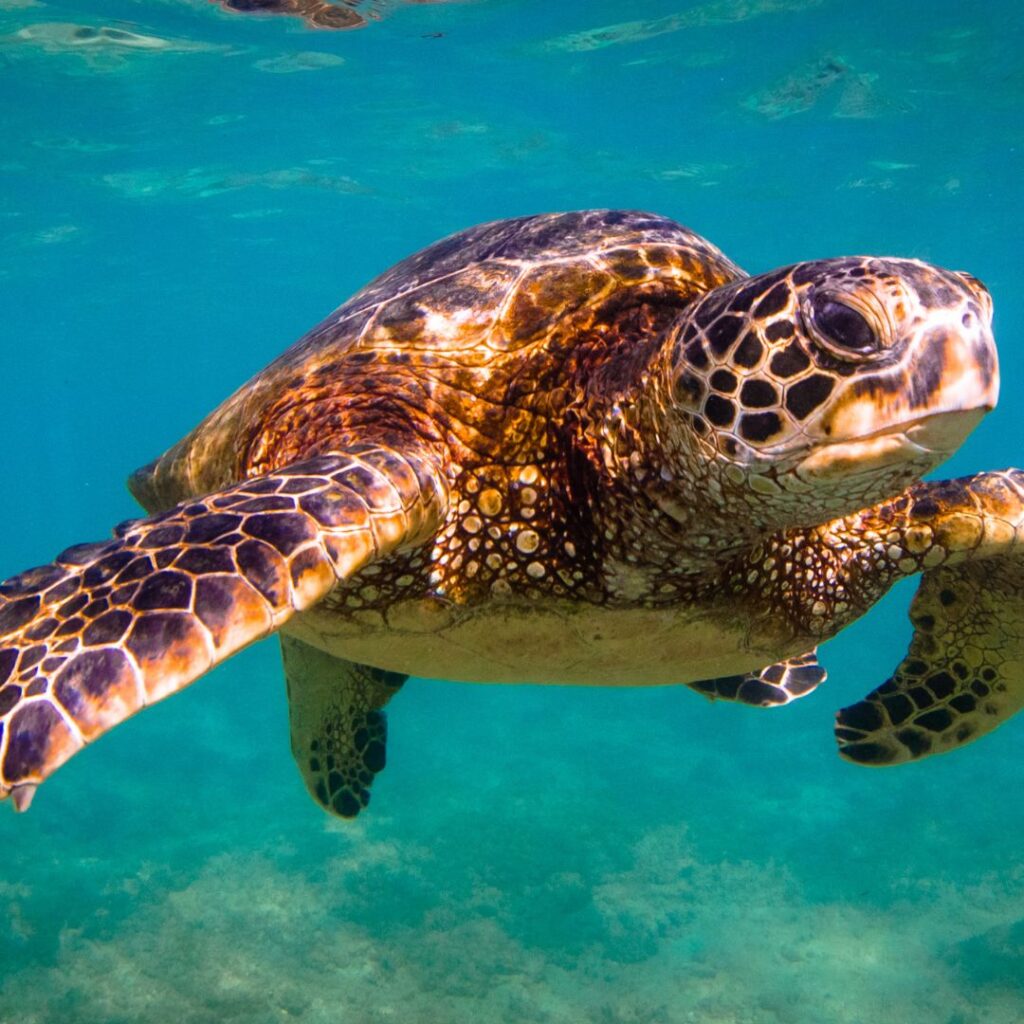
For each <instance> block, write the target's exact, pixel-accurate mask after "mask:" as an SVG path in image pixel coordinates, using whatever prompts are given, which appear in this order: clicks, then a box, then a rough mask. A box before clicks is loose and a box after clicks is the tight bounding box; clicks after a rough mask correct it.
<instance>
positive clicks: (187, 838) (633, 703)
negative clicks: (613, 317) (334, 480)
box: [0, 0, 1024, 1024]
mask: <svg viewBox="0 0 1024 1024" xmlns="http://www.w3.org/2000/svg"><path fill="white" fill-rule="evenodd" d="M378 13H380V14H381V17H380V19H379V20H376V21H374V22H373V23H371V24H370V25H369V26H368V27H367V28H365V29H362V30H360V31H357V32H346V33H326V32H312V31H309V30H306V29H303V28H302V27H301V26H300V25H299V23H298V22H296V21H294V20H291V19H285V18H272V17H271V18H257V17H246V16H240V15H232V14H230V13H227V12H225V11H224V10H222V9H220V8H219V7H218V6H216V5H214V4H211V3H207V2H206V0H162V2H161V0H147V2H145V3H143V2H141V0H80V2H78V3H70V2H69V3H56V2H55V3H48V2H43V0H0V297H2V309H3V314H2V318H0V380H2V389H3V390H2V394H3V420H2V422H3V447H2V454H3V458H2V466H3V475H2V495H3V502H2V513H0V516H2V518H0V523H2V537H3V544H2V546H0V576H6V575H10V574H11V573H14V572H16V571H18V570H20V569H23V568H25V567H27V566H29V565H34V564H38V563H40V562H44V561H47V560H48V559H49V558H50V557H52V555H53V554H54V553H55V552H56V551H58V550H60V549H61V548H62V547H64V546H66V545H68V544H70V543H73V542H76V541H83V540H93V539H98V538H101V537H103V536H104V535H105V534H106V532H107V531H108V530H109V528H110V527H111V526H112V525H113V524H114V523H115V522H117V521H119V520H121V519H123V518H125V517H127V516H129V515H131V514H133V512H134V506H133V505H132V502H131V500H130V498H129V497H128V496H127V494H126V492H125V491H124V489H123V486H122V480H123V478H124V476H125V475H126V473H127V472H128V471H129V470H130V469H132V468H134V467H135V466H136V465H139V464H141V463H143V462H145V461H147V460H148V459H149V458H151V457H152V456H153V455H154V454H156V453H157V452H159V451H161V450H162V449H163V448H164V447H166V446H167V445H169V444H170V443H172V442H173V441H174V440H176V439H177V437H178V436H179V435H180V434H181V433H183V432H184V431H185V430H186V429H187V428H189V427H190V426H191V425H192V424H193V423H194V422H195V421H196V420H197V419H199V417H200V416H201V415H202V414H204V413H205V412H206V411H207V410H208V409H210V408H212V407H213V406H214V405H215V404H216V403H217V402H218V401H219V400H220V399H221V398H222V397H224V396H225V395H227V394H228V393H229V392H230V391H231V390H233V389H234V387H236V386H237V385H238V384H239V383H240V382H241V381H243V380H244V379H245V378H246V377H247V376H248V375H249V374H250V373H252V372H254V371H255V370H257V369H258V368H259V367H261V366H262V365H263V364H265V363H266V362H267V361H269V359H270V358H271V357H273V356H274V355H275V354H276V353H277V352H278V351H280V350H281V349H282V348H283V347H284V346H285V345H286V344H287V343H289V342H290V341H291V340H292V339H293V338H295V337H297V336H298V335H299V334H301V333H302V332H303V331H304V330H305V329H306V328H307V327H309V326H311V325H312V324H313V323H315V322H316V321H317V320H318V319H319V318H320V317H321V316H323V315H324V314H325V313H326V312H328V311H329V310H330V309H331V308H332V307H334V306H335V305H337V304H338V303H339V302H340V301H341V300H342V299H344V298H345V297H346V296H347V295H348V294H350V293H351V292H352V291H354V290H355V289H356V288H357V287H359V286H360V285H361V284H362V283H364V282H365V281H366V280H368V279H369V278H370V277H371V276H372V275H373V274H375V273H376V272H378V271H380V270H381V269H383V268H385V267H386V266H387V265H389V264H390V263H392V262H394V261H396V260H397V259H399V258H401V257H402V256H404V255H406V254H407V253H409V252H411V251H413V250H414V249H416V248H418V247H419V246H421V245H424V244H426V243H428V242H430V241H432V240H433V239H435V238H437V237H440V236H442V235H444V234H447V233H449V232H451V231H454V230H457V229H459V228H461V227H464V226H467V225H469V224H472V223H475V222H477V221H481V220H485V219H490V218H495V217H502V216H509V215H515V214H521V213H531V212H538V211H541V210H553V209H570V208H578V207H586V206H621V207H644V208H648V209H653V210H656V211H658V212H661V213H664V214H667V215H669V216H673V217H675V218H677V219H679V220H681V221H683V222H684V223H687V224H690V225H691V226H693V227H695V228H696V229H698V230H700V231H702V232H703V233H705V234H706V235H708V236H709V237H710V238H711V239H712V240H714V241H715V242H716V243H717V244H719V245H720V246H722V247H723V248H724V249H725V250H726V251H727V252H728V253H729V254H730V255H731V256H733V258H734V259H736V260H737V261H738V262H739V263H741V264H742V265H743V266H745V267H747V268H748V269H750V270H754V271H760V270H765V269H769V268H771V267H773V266H777V265H780V264H782V263H785V262H788V261H791V260H796V259H802V258H809V257H812V256H825V255H838V254H843V253H861V252H871V253H893V254H900V255H908V256H917V257H921V258H924V259H929V260H933V261H935V262H938V263H942V264H945V265H949V266H952V267H956V268H964V269H969V270H970V271H972V272H973V273H975V274H977V275H978V276H980V277H981V278H983V279H984V280H985V281H986V282H987V283H988V285H989V286H990V288H991V289H992V292H993V294H994V296H995V303H996V310H997V314H996V332H997V338H998V340H999V342H1000V346H1001V354H1002V364H1003V375H1004V390H1003V399H1002V403H1001V406H1000V408H999V409H998V410H997V412H996V413H994V414H993V415H992V416H990V417H989V418H988V420H986V421H985V423H984V424H983V425H982V426H981V428H979V430H978V431H977V432H976V434H975V435H974V436H973V437H972V438H971V439H970V441H969V442H968V443H967V445H966V446H965V447H964V449H963V450H962V451H961V452H960V453H959V454H958V455H957V456H956V457H955V458H954V459H953V460H952V462H951V463H950V464H949V465H948V466H947V467H946V468H945V469H944V470H943V471H942V472H944V473H953V474H955V473H965V472H970V471H973V470H975V469H980V468H994V467H998V466H1005V465H1012V464H1014V463H1016V464H1020V463H1021V462H1022V461H1024V460H1022V457H1021V454H1020V437H1021V425H1022V419H1021V417H1022V409H1024V402H1022V401H1021V399H1020V388H1021V382H1024V366H1022V365H1021V364H1022V361H1024V359H1022V357H1024V344H1022V341H1021V336H1022V331H1021V328H1022V324H1024V300H1022V298H1021V295H1020V288H1019V284H1020V223H1021V185H1020V182H1021V180H1022V171H1024V168H1022V157H1021V147H1022V144H1024V123H1022V117H1021V111H1022V101H1024V70H1022V68H1024V65H1022V63H1021V61H1020V57H1019V54H1020V51H1021V44H1022V42H1024V8H1022V7H1021V5H1020V4H1018V3H1016V2H1010V0H1005V2H995V0H993V2H990V3H987V4H984V5H977V10H976V9H975V6H974V5H966V4H962V3H953V2H950V0H903V2H901V3H900V4H899V5H890V4H882V3H877V4H873V3H865V4H860V5H851V4H848V3H845V2H841V0H706V2H704V3H698V4H694V3H686V2H683V0H651V2H649V3H636V4H613V3H606V2H603V0H602V2H598V0H588V2H586V3H583V2H580V3H562V4H556V3H551V2H548V3H542V2H539V0H523V2H515V0H478V2H475V3H473V2H467V3H463V4H423V5H391V6H389V7H388V8H387V9H383V10H379V12H378ZM69 26H71V27H69ZM75 26H78V27H81V26H87V27H92V28H96V29H99V28H101V27H103V26H106V27H108V28H114V29H118V30H120V31H122V32H123V31H129V32H132V33H135V34H136V35H137V36H138V35H141V36H144V37H146V39H147V40H148V41H144V42H142V43H139V41H138V40H137V39H133V40H130V41H131V42H132V44H133V45H125V40H124V38H123V37H117V36H116V34H115V35H113V36H111V35H109V34H108V35H106V36H104V35H102V34H101V36H100V39H99V41H94V42H93V43H91V44H90V45H88V46H86V45H82V44H81V43H78V44H76V43H75V40H76V39H80V38H81V36H76V35H75ZM437 33H440V35H437ZM911 593H912V587H911V588H909V589H908V588H907V587H903V588H902V589H900V590H898V591H897V592H896V593H895V594H893V595H892V596H891V597H890V599H888V600H887V601H886V602H884V603H883V604H881V605H880V606H879V607H877V608H876V609H875V610H874V611H873V612H872V614H871V615H870V616H868V617H867V618H866V619H865V620H863V621H862V622H861V623H859V624H857V626H855V627H854V628H852V629H850V630H849V631H848V632H847V633H846V634H844V635H843V636H842V637H841V638H839V639H838V640H836V641H834V642H832V643H829V644H828V645H826V647H825V648H824V649H823V651H822V660H823V662H824V663H825V664H826V666H827V667H828V669H829V671H830V679H829V681H828V683H827V684H826V685H825V686H823V687H822V688H821V689H819V690H818V691H817V692H816V693H814V694H813V695H812V696H811V697H810V698H809V699H807V700H805V701H801V702H798V703H797V704H796V705H793V706H791V707H788V708H786V709H784V710H780V711H766V712H760V711H757V710H753V709H745V708H736V707H730V706H724V705H715V706H712V705H710V704H707V703H705V702H704V701H702V700H701V699H700V698H699V697H697V696H696V695H694V694H692V693H691V692H689V691H686V690H682V689H674V688H666V689H640V688H637V689H618V690H614V691H607V690H606V691H597V690H586V689H569V688H564V689H563V688H546V689H540V688H534V687H518V688H517V687H471V686H465V685H454V684H448V683H443V682H433V681H419V680H412V681H410V682H409V683H408V684H407V685H406V687H405V689H404V690H403V692H402V693H401V694H400V696H399V698H397V699H396V700H395V702H394V703H393V704H392V705H391V709H390V711H389V717H390V725H391V730H390V750H389V755H390V757H389V762H390V763H389V766H388V768H387V770H386V772H384V774H383V775H382V776H381V777H380V778H379V779H378V780H377V783H376V785H375V787H374V792H373V804H372V806H371V809H370V812H369V813H367V814H365V815H363V817H362V818H360V820H359V821H358V822H357V823H355V824H352V825H344V824H342V823H340V822H335V821H332V820H328V819H327V818H326V817H325V816H323V815H322V814H321V813H320V812H319V811H318V809H317V808H316V807H315V806H314V805H313V803H312V802H311V801H310V800H309V799H308V798H307V796H306V795H305V792H304V790H303V787H302V784H301V781H300V778H299V776H298V773H297V772H296V771H295V769H294V766H293V765H292V763H291V760H290V755H289V752H288V742H287V717H286V709H285V703H284V692H283V685H282V682H281V678H280V673H279V668H278V664H277V651H276V650H275V645H274V644H273V643H266V644H264V645H261V646H258V647H256V648H254V649H252V650H249V651H247V652H245V653H244V654H243V655H241V656H239V657H237V658H235V659H234V660H233V661H231V662H230V663H229V664H228V665H226V666H224V667H222V668H220V669H219V670H217V671H216V672H214V673H213V674H212V675H211V676H210V677H209V678H206V679H204V680H202V681H201V682H200V683H199V684H198V685H197V686H195V687H193V688H192V689H191V690H189V691H187V692H185V693H182V694H180V695H179V696H178V697H176V698H175V699H174V700H171V701H168V702H166V703H165V704H162V705H160V706H158V707H155V708H153V709H151V710H149V711H147V712H146V713H145V714H144V715H142V716H140V717H139V718H137V719H135V720H133V721H132V722H130V723H128V724H126V725H125V726H123V727H121V728H120V729H118V730H116V731H115V732H114V733H113V734H111V735H110V736H109V737H107V738H104V739H103V740H102V742H100V743H98V744H97V745H96V747H95V748H94V749H91V750H89V751H88V752H86V753H85V754H83V755H82V756H80V757H77V758H75V759H74V760H73V761H72V762H71V763H69V764H68V765H67V766H66V767H65V768H64V769H62V770H61V771H60V773H59V774H58V775H57V776H56V777H55V778H54V779H53V780H52V781H50V782H49V783H47V785H46V786H45V787H44V788H43V789H42V790H41V791H40V793H39V795H38V797H37V798H36V803H35V805H34V806H33V807H32V810H31V812H30V813H29V814H27V815H24V816H19V817H17V818H16V817H15V816H13V815H11V814H6V813H5V814H2V815H0V851H2V853H0V864H2V870H0V1021H3V1022H5V1024H6V1022H10V1024H44V1022H45V1024H51V1022H52V1024H73V1022H82V1024H121V1022H124V1024H129V1022H133V1024H134V1022H159V1024H167V1022H179V1024H186V1022H188V1024H191V1022H204V1024H205V1022H210V1024H213V1022H222V1021H223V1022H239V1024H242V1022H244V1024H264V1022H285V1021H295V1022H301V1024H321V1022H324V1024H326V1022H331V1024H333V1022H345V1024H348V1022H353V1024H357V1022H358V1024H361V1022H376V1021H396V1022H402V1024H405V1022H417V1024H418V1022H424V1024H427V1022H430V1024H434V1022H440V1024H444V1022H449V1021H450V1022H467V1024H468V1022H473V1024H476V1022H480V1024H487V1022H492V1021H493V1022H498V1021H501V1022H534V1021H536V1022H551V1024H571V1022H593V1024H676V1022H687V1024H688V1022H699V1024H828V1022H837V1024H839V1022H841V1024H1019V1022H1020V1021H1021V1020H1024V862H1022V852H1021V851H1022V846H1024V843H1022V839H1024V759H1022V758H1021V756H1020V751H1021V749H1022V746H1024V721H1014V722H1011V723H1010V724H1008V725H1007V726H1006V727H1005V728H1004V729H1002V730H1001V731H999V732H997V733H995V734H993V735H991V736H989V737H987V738H985V739H984V740H982V741H981V742H979V743H977V744H975V745H973V746H971V747H968V748H966V749H964V750H962V751H960V752H958V753H957V754H956V755H955V756H949V757H945V758H937V759H932V760H929V761H926V762H924V763H921V764H918V765H913V766H909V767H906V768H901V769H893V770H889V771H880V772H871V771H867V770H864V769H859V768H856V767H853V766H850V765H847V764H844V763H842V762H840V760H839V759H838V758H837V757H836V755H835V753H834V749H833V740H832V735H831V724H832V715H833V713H834V710H835V709H836V708H838V707H840V706H842V705H844V704H848V703H850V702H852V701H853V700H855V699H857V698H858V697H859V696H861V695H862V694H863V693H865V692H866V691H867V690H868V689H870V688H871V687H873V686H874V685H876V684H877V683H879V682H880V681H881V680H882V679H884V678H885V676H886V675H887V674H888V673H889V672H890V671H891V669H892V668H893V667H894V665H895V664H896V662H897V661H898V660H899V658H900V657H901V656H902V652H903V650H904V649H905V644H906V642H907V639H908V636H909V629H908V626H907V624H906V621H905V618H904V610H905V605H906V602H907V601H908V600H909V596H910V594H911ZM637 643H638V644H641V643H643V638H642V637H638V638H637ZM638 681H642V680H638ZM3 810H5V811H6V810H7V808H6V807H5V808H3Z"/></svg>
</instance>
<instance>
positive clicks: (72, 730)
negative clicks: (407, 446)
mask: <svg viewBox="0 0 1024 1024" xmlns="http://www.w3.org/2000/svg"><path fill="white" fill-rule="evenodd" d="M446 501H447V498H446V488H445V484H444V480H443V476H442V475H441V473H440V471H439V470H438V468H437V466H436V464H435V462H434V460H432V459H431V458H429V457H427V456H419V455H412V454H406V455H398V454H397V453H395V452H393V451H391V450H390V449H387V448H382V447H376V446H369V445H367V446H363V447H362V448H360V449H358V450H355V451H350V452H345V453H338V454H331V455H323V456H319V457H317V458H313V459H309V460H307V461H305V462H303V463H299V464H295V465H292V466H288V467H285V468H282V469H280V470H278V471H276V472H274V473H271V474H269V475H267V476H263V477H256V478H253V479H251V480H247V481H245V482H243V483H240V484H237V485H235V486H232V487H229V488H227V489H226V490H224V491H220V492H218V493H215V494H211V495H208V496H207V497H205V498H201V499H196V500H193V501H189V502H185V503H183V504H181V505H178V506H177V507H176V508H173V509H171V510H170V511H168V512H164V513H162V514H160V515H157V516H153V517H151V518H149V519H141V520H137V521H134V522H131V523H128V524H126V525H125V526H124V527H123V528H121V529H119V531H118V536H117V538H116V539H115V540H113V541H110V542H108V543H101V544H89V545H80V546H78V547H74V548H70V549H69V550H67V551H65V552H64V553H63V554H61V555H58V556H57V559H56V561H55V562H54V563H53V564H51V565H45V566H41V567H40V568H38V569H31V570H29V571H28V572H25V573H22V574H21V575H19V576H15V577H14V578H13V579H10V580H7V581H6V582H5V583H3V584H0V799H2V798H4V797H6V796H8V795H11V796H13V799H14V805H15V807H16V808H17V809H19V810H23V809H25V808H26V807H27V806H28V804H29V802H30V801H31V799H32V795H33V794H34V792H35V789H36V787H37V786H38V785H39V783H41V782H42V781H43V779H45V778H46V777H47V776H48V775H50V774H51V773H52V772H53V771H54V770H55V769H57V768H58V767H59V766H60V765H61V764H63V763H64V761H66V760H67V759H68V758H69V757H71V755H72V754H74V753H75V752H76V751H77V750H79V749H81V748H82V747H83V746H85V744H87V743H89V742H90V741H91V740H93V739H95V738H96V737H97V736H99V735H101V734H102V733H103V732H105V731H106V730H107V729H109V728H111V727H112V726H114V725H116V724H117V723H118V722H120V721H122V720H123V719H125V718H127V717H128V716H129V715H131V714H134V713H135V712H136V711H138V710H139V709H140V708H142V707H144V706H145V705H146V704H151V703H153V702H154V701H156V700H160V699H161V698H162V697H166V696H168V695H169V694H171V693H174V692H175V691H177V690H179V689H181V688H182V687H183V686H186V685H187V684H188V683H191V682H192V681H193V680H194V679H197V678H198V677H199V676H201V675H202V674H203V673H204V672H206V671H207V670H208V669H210V668H211V667H212V666H213V665H215V664H217V663H218V662H220V661H223V660H224V659H225V658H227V657H228V656H230V655H231V654H233V653H235V651H237V650H239V649H240V648H242V647H244V646H245V645H246V644H249V643H251V642H252V641H254V640H258V639H259V638H260V637H263V636H266V635H267V634H268V633H271V632H273V631H274V630H276V629H278V628H279V627H280V626H281V625H282V624H283V623H284V622H286V621H287V620H288V619H289V618H290V617H291V616H292V615H293V614H294V613H295V612H299V611H302V610H303V609H304V608H307V607H309V606H310V605H312V604H314V603H316V602H317V601H319V600H320V599H321V598H323V597H324V595H326V594H327V593H328V592H329V591H330V590H331V589H332V588H333V587H334V586H335V585H336V584H337V582H338V581H339V580H344V579H347V578H349V577H351V576H352V575H353V574H355V573H356V572H358V571H359V569H361V568H362V567H363V566H365V565H366V564H367V563H369V562H370V561H372V560H373V559H375V558H378V557H381V556H382V555H386V554H388V553H390V552H392V551H394V550H396V549H397V548H399V547H401V546H406V545H409V546H411V545H415V544H418V543H422V542H423V541H424V540H426V539H427V538H429V537H430V536H431V535H432V534H433V533H434V531H435V530H436V527H437V524H438V523H439V522H440V521H441V519H442V517H443V515H444V511H445V505H446Z"/></svg>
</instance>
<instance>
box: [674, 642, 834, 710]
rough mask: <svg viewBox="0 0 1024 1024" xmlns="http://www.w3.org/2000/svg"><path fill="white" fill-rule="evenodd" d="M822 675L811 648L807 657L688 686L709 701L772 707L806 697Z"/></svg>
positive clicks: (821, 681) (814, 652)
mask: <svg viewBox="0 0 1024 1024" xmlns="http://www.w3.org/2000/svg"><path fill="white" fill-rule="evenodd" d="M825 676H826V672H825V670H824V669H823V668H822V667H821V665H819V664H818V652H817V648H815V649H814V650H813V651H809V652H808V653H807V654H800V655H797V656H796V657H795V658H787V659H786V660H785V661H779V662H776V663H775V664H774V665H768V666H767V667H766V668H763V669H761V670H760V671H758V672H748V673H747V674H746V675H742V676H720V677H719V678H717V679H701V680H700V681H699V682H696V683H689V684H688V685H689V686H690V687H691V688H692V689H694V690H696V691H697V692H698V693H701V694H703V695H704V696H705V697H707V698H708V699H709V700H734V701H737V702H738V703H740V704H753V705H755V706H756V707H760V708H772V707H778V706H779V705H780V704H788V703H789V702H790V701H791V700H796V699H797V697H806V696H807V694H809V693H810V692H811V690H813V689H814V688H815V687H816V686H818V684H819V683H823V682H824V681H825Z"/></svg>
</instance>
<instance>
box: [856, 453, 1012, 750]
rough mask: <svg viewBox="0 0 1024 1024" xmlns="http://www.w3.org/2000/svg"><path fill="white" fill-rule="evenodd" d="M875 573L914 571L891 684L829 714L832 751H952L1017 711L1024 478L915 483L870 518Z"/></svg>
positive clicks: (1007, 473)
mask: <svg viewBox="0 0 1024 1024" xmlns="http://www.w3.org/2000/svg"><path fill="white" fill-rule="evenodd" d="M869 527H870V528H871V529H870V532H869V536H871V535H873V536H876V537H877V538H878V540H877V543H875V544H874V545H873V546H867V547H866V548H865V551H864V554H865V555H866V557H867V559H868V560H869V561H868V563H867V565H866V567H865V571H864V575H863V576H862V577H861V579H864V580H866V579H868V578H869V576H870V573H869V572H868V569H873V570H874V576H875V577H876V578H883V579H885V578H887V577H890V576H895V575H896V574H897V573H899V572H904V571H905V572H908V573H909V572H913V571H914V570H915V569H924V570H925V571H924V572H923V574H922V576H921V583H920V585H919V588H918V592H917V595H916V597H915V598H914V601H913V604H912V605H911V608H910V619H911V622H912V623H913V625H914V637H913V639H912V641H911V644H910V650H909V651H908V652H907V656H906V657H905V658H904V659H903V661H902V662H901V663H900V665H899V667H898V668H897V669H896V672H895V673H894V674H893V676H892V678H891V679H889V680H887V681H886V682H885V683H883V684H882V685H881V686H880V687H879V688H878V689H877V690H874V691H873V692H872V693H870V694H868V696H867V697H866V698H865V699H864V700H862V701H860V702H858V703H857V704H852V705H851V706H850V707H847V708H843V710H842V711H840V712H839V714H838V716H837V719H836V739H837V740H838V742H839V747H840V753H841V754H842V755H843V756H844V757H846V758H848V759H849V760H851V761H856V762H858V763H860V764H869V765H885V764H898V763H900V762H903V761H910V760H913V759H914V758H918V757H925V756H927V755H929V754H937V753H941V752H943V751H947V750H953V749H955V748H956V747H958V746H961V745H962V744H964V743H967V742H969V741H970V740H972V739H975V738H976V737H978V736H981V735H983V734H984V733H986V732H990V731H991V730H992V729H994V728H995V727H996V726H998V725H1001V724H1002V723H1003V722H1005V721H1006V720H1007V718H1009V717H1010V716H1011V715H1013V714H1014V713H1015V712H1017V711H1019V710H1020V709H1021V707H1022V706H1024V473H1022V472H1021V471H1020V470H1013V469H1011V470H1004V471H1002V472H998V473H980V474H978V475H977V476H973V477H966V478H963V479H961V480H947V481H940V482H936V483H923V484H919V485H917V486H916V487H914V488H911V490H910V491H909V492H908V494H907V496H906V498H905V499H899V500H897V501H895V502H893V503H892V506H891V508H890V509H889V510H888V511H886V512H885V515H884V516H883V517H882V518H881V519H878V520H877V521H876V522H870V523H869Z"/></svg>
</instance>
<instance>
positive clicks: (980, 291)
mask: <svg viewBox="0 0 1024 1024" xmlns="http://www.w3.org/2000/svg"><path fill="white" fill-rule="evenodd" d="M953 273H954V274H956V276H957V277H959V278H960V280H961V281H963V282H964V284H966V285H967V287H968V289H969V290H970V292H971V294H972V295H973V296H974V297H975V298H976V299H977V300H978V304H979V305H980V306H981V308H982V309H983V310H984V312H985V316H986V317H987V318H988V319H989V320H991V319H992V296H991V294H990V293H989V290H988V289H987V288H986V287H985V284H984V282H983V281H981V280H979V279H978V278H976V277H975V276H974V275H973V274H968V273H967V271H966V270H954V271H953Z"/></svg>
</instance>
